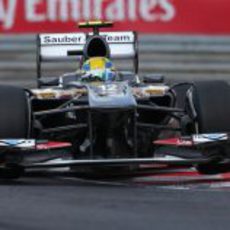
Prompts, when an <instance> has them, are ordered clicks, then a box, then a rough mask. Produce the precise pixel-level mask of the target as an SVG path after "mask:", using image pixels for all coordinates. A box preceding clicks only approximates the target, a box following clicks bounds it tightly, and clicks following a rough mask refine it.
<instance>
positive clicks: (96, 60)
mask: <svg viewBox="0 0 230 230" xmlns="http://www.w3.org/2000/svg"><path fill="white" fill-rule="evenodd" d="M79 26H80V28H92V29H93V32H89V33H71V34H41V35H38V39H37V45H38V49H37V80H38V88H37V89H28V90H25V89H21V88H18V87H12V86H0V107H1V116H0V138H1V140H0V149H1V151H0V165H1V168H0V169H1V170H0V175H1V176H2V177H7V178H10V177H12V178H13V177H19V176H20V175H21V173H23V172H24V171H25V170H29V169H33V170H34V169H43V168H52V167H66V166H68V167H70V169H71V170H73V169H74V170H77V169H78V168H79V167H81V168H82V167H90V168H98V167H103V168H104V167H108V168H113V169H117V170H118V169H120V168H121V167H130V166H135V167H131V168H132V169H133V168H137V167H138V166H139V165H143V164H164V165H188V166H191V165H193V166H196V167H197V169H198V170H200V171H201V172H211V171H212V172H213V170H214V169H217V166H220V165H223V164H224V165H227V164H228V162H229V159H230V158H229V151H228V146H229V135H228V132H229V131H230V122H229V121H230V109H229V107H228V105H227V104H226V101H228V100H229V99H230V87H229V85H228V84H227V83H226V82H224V81H206V82H202V81H201V82H193V83H183V84H177V85H173V86H168V85H166V84H165V83H164V80H163V78H162V77H161V76H155V75H148V76H144V77H142V78H140V77H139V76H138V39H137V34H136V33H134V32H100V28H101V27H110V26H112V23H110V22H98V21H96V22H86V23H80V25H79ZM115 59H116V60H128V59H131V60H132V61H133V64H134V70H133V71H132V72H127V71H118V70H117V69H116V68H115V66H114V62H113V61H114V60H115ZM63 60H65V61H68V60H76V61H77V60H78V61H79V63H80V68H79V69H78V70H77V71H76V72H73V73H67V74H64V75H62V76H59V77H55V78H45V77H43V76H42V63H43V62H48V61H49V62H51V61H55V62H58V61H63ZM225 169H226V170H227V166H225ZM214 172H217V171H215V170H214Z"/></svg>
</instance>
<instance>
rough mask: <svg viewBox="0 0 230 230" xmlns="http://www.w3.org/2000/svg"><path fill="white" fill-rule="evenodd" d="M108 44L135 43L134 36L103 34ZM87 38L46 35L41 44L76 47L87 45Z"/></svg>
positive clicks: (42, 36) (79, 35)
mask: <svg viewBox="0 0 230 230" xmlns="http://www.w3.org/2000/svg"><path fill="white" fill-rule="evenodd" d="M101 36H103V37H104V38H105V39H106V41H107V42H108V43H122V44H124V43H133V42H134V34H133V33H132V32H131V33H129V32H124V33H119V32H118V33H115V32H112V33H102V34H101ZM85 42H86V36H85V34H81V33H79V34H44V35H41V44H42V45H58V44H62V45H71V44H73V45H76V44H80V45H82V44H85Z"/></svg>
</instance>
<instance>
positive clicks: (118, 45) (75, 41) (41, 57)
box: [37, 31, 138, 79]
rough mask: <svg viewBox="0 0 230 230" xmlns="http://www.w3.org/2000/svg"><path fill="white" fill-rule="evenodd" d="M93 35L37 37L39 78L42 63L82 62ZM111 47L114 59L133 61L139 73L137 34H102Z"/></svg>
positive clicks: (44, 35)
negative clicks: (85, 49)
mask: <svg viewBox="0 0 230 230" xmlns="http://www.w3.org/2000/svg"><path fill="white" fill-rule="evenodd" d="M91 35H92V33H88V34H87V33H67V34H61V33H59V34H40V35H38V36H37V78H38V79H39V78H41V68H42V66H41V64H42V62H57V61H65V60H67V61H68V60H69V61H71V60H74V61H76V60H79V61H80V60H81V58H82V54H83V49H84V46H85V44H86V41H87V39H88V38H89V37H90V36H91ZM99 35H100V36H102V37H104V38H105V40H106V42H107V43H108V45H109V48H110V52H111V58H112V59H132V60H133V61H134V70H135V73H137V72H138V39H137V34H136V33H135V32H130V31H128V32H100V33H99Z"/></svg>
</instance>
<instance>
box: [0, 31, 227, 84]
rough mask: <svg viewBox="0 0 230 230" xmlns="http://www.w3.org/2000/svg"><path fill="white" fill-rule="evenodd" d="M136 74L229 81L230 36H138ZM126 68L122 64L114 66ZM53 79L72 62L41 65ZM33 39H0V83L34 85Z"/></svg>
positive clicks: (32, 37) (34, 52)
mask: <svg viewBox="0 0 230 230" xmlns="http://www.w3.org/2000/svg"><path fill="white" fill-rule="evenodd" d="M139 53H140V74H141V75H143V74H147V73H157V74H163V75H165V76H166V78H167V79H174V80H188V79H190V80H194V79H201V78H204V79H215V78H216V79H227V80H228V79H230V37H227V36H211V37H210V36H179V35H140V36H139ZM118 67H119V68H121V69H125V68H126V67H127V64H126V62H121V64H120V65H119V66H118ZM45 68H46V74H47V75H49V76H53V75H56V74H59V73H62V72H68V71H72V70H74V69H76V68H77V64H76V63H66V62H64V63H62V64H60V63H58V64H56V63H53V64H47V66H45ZM35 79H36V36H35V35H21V36H16V35H15V36H14V35H8V36H1V37H0V82H7V83H10V84H14V83H17V84H24V85H28V86H31V85H35V82H36V81H35Z"/></svg>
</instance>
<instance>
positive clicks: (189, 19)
mask: <svg viewBox="0 0 230 230" xmlns="http://www.w3.org/2000/svg"><path fill="white" fill-rule="evenodd" d="M229 12H230V1H229V0H0V32H1V33H9V34H10V33H37V32H67V31H76V22H79V21H84V20H92V19H107V20H112V21H115V22H116V26H115V28H114V29H116V30H127V29H128V30H136V31H139V32H142V33H157V34H207V35H225V34H230V13H229Z"/></svg>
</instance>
